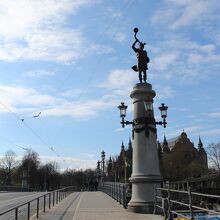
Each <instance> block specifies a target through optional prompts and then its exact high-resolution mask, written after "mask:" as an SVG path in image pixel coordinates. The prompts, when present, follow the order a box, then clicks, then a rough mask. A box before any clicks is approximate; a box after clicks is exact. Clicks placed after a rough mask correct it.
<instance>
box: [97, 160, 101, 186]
mask: <svg viewBox="0 0 220 220" xmlns="http://www.w3.org/2000/svg"><path fill="white" fill-rule="evenodd" d="M97 178H98V182H99V179H100V161H99V160H98V162H97Z"/></svg>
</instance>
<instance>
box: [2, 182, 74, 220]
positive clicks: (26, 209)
mask: <svg viewBox="0 0 220 220" xmlns="http://www.w3.org/2000/svg"><path fill="white" fill-rule="evenodd" d="M74 189H75V187H73V186H69V187H65V188H62V189H59V190H55V191H52V192H48V193H45V194H43V195H41V196H39V197H37V198H34V199H32V200H29V201H27V202H25V203H22V204H19V205H17V206H16V207H13V208H11V209H8V210H6V211H4V212H1V213H0V219H1V217H4V219H7V218H8V216H7V215H10V219H12V218H13V217H14V219H15V220H18V219H21V218H20V215H25V216H26V217H25V219H27V220H30V218H31V217H32V216H33V215H36V217H37V218H39V213H40V211H43V212H46V208H47V207H48V208H49V209H50V208H51V207H52V206H55V205H56V204H58V203H59V202H60V201H61V200H63V199H64V198H66V197H67V196H68V195H69V194H70V193H72V192H73V191H74ZM40 202H41V203H42V204H40ZM31 208H32V209H31ZM33 209H34V212H35V213H33ZM6 216H7V217H6ZM22 219H24V218H22Z"/></svg>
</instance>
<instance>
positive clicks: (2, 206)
mask: <svg viewBox="0 0 220 220" xmlns="http://www.w3.org/2000/svg"><path fill="white" fill-rule="evenodd" d="M44 194H45V192H0V213H2V212H4V211H7V210H9V209H11V208H14V207H16V206H18V205H20V204H23V203H25V202H28V201H30V200H32V199H34V198H37V197H39V196H41V195H44ZM42 204H43V199H41V200H40V208H42V206H43V205H42ZM36 207H37V204H36V202H33V203H32V204H31V216H32V215H34V213H36ZM14 213H15V211H12V212H10V213H8V214H6V215H4V216H0V220H7V219H14V215H15V214H14ZM26 213H27V206H24V207H21V208H19V215H20V216H23V217H21V218H19V219H25V218H26V217H25V216H26V215H27V214H26Z"/></svg>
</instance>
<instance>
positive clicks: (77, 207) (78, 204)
mask: <svg viewBox="0 0 220 220" xmlns="http://www.w3.org/2000/svg"><path fill="white" fill-rule="evenodd" d="M83 195H84V193H83V192H82V193H81V195H80V198H79V202H78V203H77V206H76V209H75V212H74V213H73V219H72V220H74V217H75V214H76V212H77V210H78V209H79V206H80V203H81V200H82V197H83Z"/></svg>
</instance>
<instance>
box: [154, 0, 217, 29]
mask: <svg viewBox="0 0 220 220" xmlns="http://www.w3.org/2000/svg"><path fill="white" fill-rule="evenodd" d="M217 10H219V2H218V0H210V1H206V0H178V1H176V0H166V1H165V5H163V6H162V7H161V8H160V9H158V10H157V11H156V13H155V14H154V16H153V17H152V21H153V23H159V24H164V25H166V27H168V28H170V29H177V28H180V27H184V26H189V25H194V24H197V25H198V24H201V26H202V25H204V23H210V21H212V20H215V19H216V17H215V12H217Z"/></svg>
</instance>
